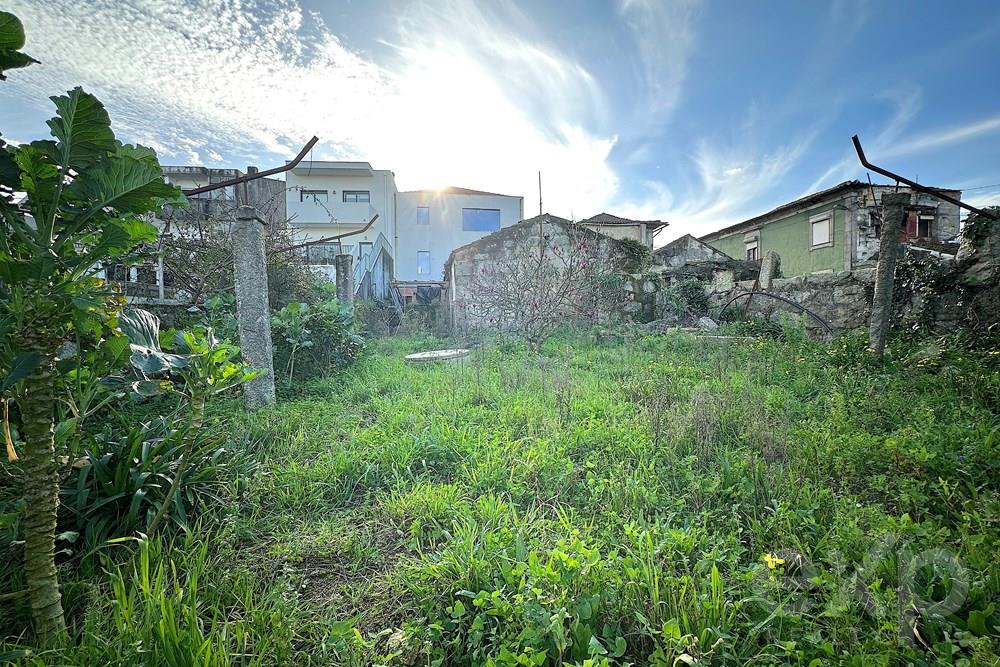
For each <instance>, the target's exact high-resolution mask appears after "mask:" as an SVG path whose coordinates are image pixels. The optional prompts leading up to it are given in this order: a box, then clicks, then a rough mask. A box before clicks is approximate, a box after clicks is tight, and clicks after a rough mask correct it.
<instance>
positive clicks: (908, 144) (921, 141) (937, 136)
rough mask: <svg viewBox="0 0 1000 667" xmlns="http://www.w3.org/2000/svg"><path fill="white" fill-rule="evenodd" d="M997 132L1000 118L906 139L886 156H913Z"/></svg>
mask: <svg viewBox="0 0 1000 667" xmlns="http://www.w3.org/2000/svg"><path fill="white" fill-rule="evenodd" d="M995 132H1000V116H993V117H990V118H985V119H983V120H979V121H975V122H972V123H969V124H967V125H960V126H958V127H949V128H942V129H940V130H935V131H932V132H928V133H926V134H921V135H918V136H916V137H913V138H911V139H904V140H903V141H900V142H898V143H896V144H894V145H893V146H891V147H889V148H888V150H886V151H885V154H886V155H887V156H890V157H896V156H900V155H912V154H914V153H920V152H923V151H928V150H933V149H935V148H943V147H945V146H950V145H952V144H958V143H962V142H965V141H969V140H971V139H975V138H977V137H982V136H985V135H988V134H993V133H995Z"/></svg>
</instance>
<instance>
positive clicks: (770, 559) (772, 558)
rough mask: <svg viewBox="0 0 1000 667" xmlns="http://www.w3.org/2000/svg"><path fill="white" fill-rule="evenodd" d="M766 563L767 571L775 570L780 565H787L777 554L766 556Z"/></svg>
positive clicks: (764, 557)
mask: <svg viewBox="0 0 1000 667" xmlns="http://www.w3.org/2000/svg"><path fill="white" fill-rule="evenodd" d="M763 559H764V562H765V563H767V569H769V570H773V569H775V568H776V567H778V566H779V565H784V564H785V559H784V558H779V557H778V555H777V554H764V556H763Z"/></svg>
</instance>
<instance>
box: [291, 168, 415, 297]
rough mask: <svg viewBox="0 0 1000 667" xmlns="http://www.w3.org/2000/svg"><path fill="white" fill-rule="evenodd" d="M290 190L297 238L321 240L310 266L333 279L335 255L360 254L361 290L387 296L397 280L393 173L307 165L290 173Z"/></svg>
mask: <svg viewBox="0 0 1000 667" xmlns="http://www.w3.org/2000/svg"><path fill="white" fill-rule="evenodd" d="M285 185H286V190H285V210H286V212H287V214H288V221H289V224H290V225H291V226H292V227H293V228H294V229H295V230H296V232H297V234H296V236H298V237H299V238H301V240H302V241H320V242H319V243H316V244H313V245H310V246H309V247H308V248H307V250H306V252H307V261H308V262H309V263H310V264H312V265H313V266H315V267H317V268H318V269H320V270H322V271H323V272H324V273H326V274H327V275H328V276H329V277H330V278H331V279H332V278H333V277H334V269H333V258H334V256H335V255H337V254H338V253H345V254H350V255H354V265H355V279H356V286H357V287H358V288H359V289H365V290H368V289H370V290H371V292H372V293H374V294H375V295H376V296H379V297H384V296H385V295H386V294H387V291H388V288H389V284H390V282H391V280H392V277H393V275H394V271H393V265H392V263H393V259H394V257H393V253H394V251H393V248H394V247H395V244H394V243H393V239H394V238H395V235H396V180H395V178H394V177H393V173H392V172H391V171H388V170H384V169H372V166H371V165H370V164H369V163H367V162H318V161H308V162H306V161H303V162H300V163H299V164H297V165H296V166H295V167H293V168H292V169H290V170H289V171H287V172H285ZM373 219H374V222H373V223H372V220H373ZM369 225H370V226H369ZM338 237H340V238H338ZM366 280H367V281H369V285H367V286H365V285H363V283H364V282H365V281H366Z"/></svg>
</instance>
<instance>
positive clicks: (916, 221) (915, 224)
mask: <svg viewBox="0 0 1000 667" xmlns="http://www.w3.org/2000/svg"><path fill="white" fill-rule="evenodd" d="M933 222H934V213H933V212H928V211H927V210H926V209H924V210H918V211H909V212H908V213H907V215H906V223H905V224H906V233H905V235H902V236H901V240H906V239H914V238H916V239H926V238H930V236H931V227H932V226H933V225H932V223H933Z"/></svg>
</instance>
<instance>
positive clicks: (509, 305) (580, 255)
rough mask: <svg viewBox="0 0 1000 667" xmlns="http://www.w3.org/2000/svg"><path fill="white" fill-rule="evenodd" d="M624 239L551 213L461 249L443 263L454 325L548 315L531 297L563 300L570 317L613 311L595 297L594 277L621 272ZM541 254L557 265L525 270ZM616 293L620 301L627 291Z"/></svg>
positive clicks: (494, 324) (497, 325)
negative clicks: (534, 271) (535, 272)
mask: <svg viewBox="0 0 1000 667" xmlns="http://www.w3.org/2000/svg"><path fill="white" fill-rule="evenodd" d="M620 245H621V242H620V241H618V240H616V239H612V238H610V237H608V236H604V235H603V234H598V233H596V232H594V231H592V230H589V229H587V228H585V227H581V226H579V225H574V224H573V223H570V222H569V221H567V220H563V219H561V218H557V217H555V216H548V215H545V216H540V218H536V219H533V220H532V221H525V222H521V223H518V224H517V225H513V226H511V227H505V228H503V229H501V230H500V231H498V232H494V233H493V234H490V235H489V236H486V237H483V238H482V239H480V240H478V241H475V242H473V243H470V244H468V245H465V246H462V247H461V248H458V249H456V250H455V251H454V252H453V253H452V255H451V257H450V258H449V260H448V262H447V263H446V264H445V279H446V280H447V281H448V283H449V284H448V288H447V290H446V292H445V293H444V294H443V295H442V299H443V300H444V304H445V307H446V311H447V316H448V318H449V320H450V323H451V328H452V331H455V332H459V333H464V332H468V331H470V330H476V329H499V330H504V329H505V328H507V327H506V325H513V324H514V322H515V321H516V320H517V319H518V318H520V317H521V316H522V315H524V314H525V312H526V311H531V313H532V316H535V317H548V316H549V315H548V314H547V313H546V312H545V308H544V306H540V305H539V304H538V303H535V302H534V301H533V300H552V301H560V302H562V303H564V304H565V307H563V308H561V311H564V312H563V315H564V316H565V317H566V318H567V319H569V318H573V317H576V316H578V315H584V316H587V317H592V318H594V319H599V318H600V317H601V316H603V315H607V313H606V312H605V313H599V312H597V310H598V309H597V308H596V306H597V303H596V301H597V300H599V299H600V297H601V296H602V295H601V294H599V293H598V292H599V291H600V290H599V289H594V288H595V287H597V285H596V284H594V283H597V282H600V281H599V280H598V278H599V277H603V276H605V275H610V276H612V277H614V276H615V275H616V273H617V272H616V271H615V270H614V265H615V264H616V263H618V264H620V262H621V261H623V260H624V258H625V255H624V254H623V253H622V251H621V250H620V247H619V246H620ZM537 257H541V258H542V260H541V261H542V262H543V263H544V265H545V266H546V267H547V269H551V271H548V270H546V271H543V273H545V275H543V276H536V275H532V269H531V268H526V267H529V266H534V263H535V262H536V258H537ZM566 276H572V277H573V279H572V280H567V279H566ZM519 282H520V283H523V284H520V285H519V284H518V283H519ZM618 282H619V283H620V282H621V280H620V279H619V280H618ZM617 291H618V297H617V302H618V304H617V305H618V306H619V307H620V303H621V290H620V289H618V290H617ZM501 292H502V293H503V294H500V293H501ZM505 295H506V298H505ZM524 295H526V296H524ZM567 295H570V298H567ZM574 295H575V296H574ZM519 299H521V303H520V306H519V304H518V300H519ZM500 301H505V303H499V302H500ZM589 301H593V302H594V304H593V307H592V306H591V305H589V304H588V303H586V302H589ZM601 310H604V309H601ZM549 312H551V311H549ZM509 328H516V327H514V326H511V327H509Z"/></svg>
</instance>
